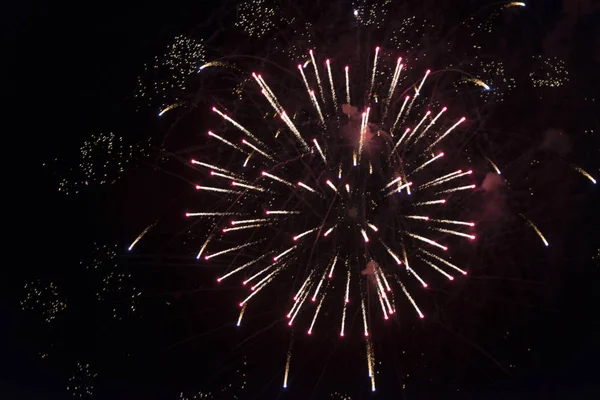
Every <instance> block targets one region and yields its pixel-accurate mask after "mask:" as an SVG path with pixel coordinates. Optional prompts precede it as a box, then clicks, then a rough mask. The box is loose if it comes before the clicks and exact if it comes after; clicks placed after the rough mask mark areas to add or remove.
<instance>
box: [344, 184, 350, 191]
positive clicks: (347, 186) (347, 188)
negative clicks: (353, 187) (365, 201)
mask: <svg viewBox="0 0 600 400" xmlns="http://www.w3.org/2000/svg"><path fill="white" fill-rule="evenodd" d="M345 186H346V192H348V194H350V185H348V184H347V183H346V185H345Z"/></svg>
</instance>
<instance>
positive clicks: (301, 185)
mask: <svg viewBox="0 0 600 400" xmlns="http://www.w3.org/2000/svg"><path fill="white" fill-rule="evenodd" d="M298 186H300V187H302V188H304V189H306V190H308V191H309V192H313V193H317V191H316V190H315V189H313V188H311V187H310V186H308V185H305V184H304V183H302V182H298Z"/></svg>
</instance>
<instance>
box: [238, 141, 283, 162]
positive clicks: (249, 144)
mask: <svg viewBox="0 0 600 400" xmlns="http://www.w3.org/2000/svg"><path fill="white" fill-rule="evenodd" d="M242 144H245V145H246V146H248V147H250V148H251V149H252V150H254V151H256V152H257V153H258V154H260V155H261V156H263V157H266V158H268V159H269V160H275V159H274V158H273V157H271V156H270V155H268V154H267V153H265V152H264V151H262V150H261V149H259V148H258V147H256V146H255V145H253V144H252V143H250V142H249V141H247V140H246V139H242Z"/></svg>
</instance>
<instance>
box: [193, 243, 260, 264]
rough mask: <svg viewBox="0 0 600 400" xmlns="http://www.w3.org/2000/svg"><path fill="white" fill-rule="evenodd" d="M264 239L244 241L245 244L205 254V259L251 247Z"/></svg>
mask: <svg viewBox="0 0 600 400" xmlns="http://www.w3.org/2000/svg"><path fill="white" fill-rule="evenodd" d="M262 241H263V240H262V239H261V240H256V241H254V242H249V243H244V244H241V245H239V246H235V247H231V248H229V249H225V250H222V251H219V252H218V253H214V254H209V255H207V256H205V257H204V259H205V260H210V259H211V258H213V257H216V256H220V255H222V254H227V253H231V252H232V251H236V250H241V249H244V248H246V247H249V246H254V245H255V244H257V243H260V242H262Z"/></svg>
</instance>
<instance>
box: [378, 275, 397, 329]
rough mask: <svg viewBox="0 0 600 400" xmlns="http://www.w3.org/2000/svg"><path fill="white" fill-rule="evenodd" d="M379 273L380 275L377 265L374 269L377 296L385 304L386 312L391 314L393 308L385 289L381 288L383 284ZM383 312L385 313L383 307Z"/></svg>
mask: <svg viewBox="0 0 600 400" xmlns="http://www.w3.org/2000/svg"><path fill="white" fill-rule="evenodd" d="M380 275H382V272H381V269H380V268H379V267H377V268H376V269H375V281H376V282H377V288H378V289H379V296H380V297H381V299H382V300H383V301H384V302H385V304H386V305H387V313H388V314H393V313H394V310H393V309H392V305H391V304H390V301H389V299H388V297H387V295H386V294H385V290H384V289H383V284H382V283H381V281H382V279H381V276H380ZM382 305H383V304H382ZM384 313H385V309H384ZM386 319H387V318H386Z"/></svg>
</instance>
